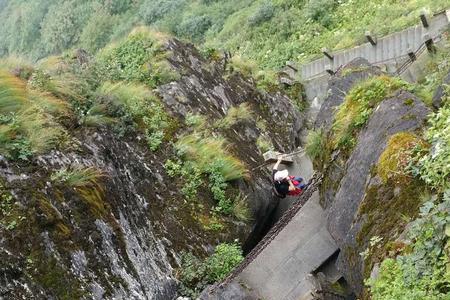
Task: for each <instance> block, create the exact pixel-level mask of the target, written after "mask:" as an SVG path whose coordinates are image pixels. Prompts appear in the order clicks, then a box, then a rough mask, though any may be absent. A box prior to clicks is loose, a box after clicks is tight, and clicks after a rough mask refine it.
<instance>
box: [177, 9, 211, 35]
mask: <svg viewBox="0 0 450 300" xmlns="http://www.w3.org/2000/svg"><path fill="white" fill-rule="evenodd" d="M211 25H212V21H211V19H210V18H209V17H208V16H206V15H204V16H195V15H194V16H189V17H186V18H185V19H184V20H183V21H182V22H181V23H180V24H179V25H178V26H177V28H176V33H177V34H178V35H180V36H183V37H187V38H190V39H192V40H194V41H199V40H201V38H202V37H203V34H204V33H205V32H206V31H207V30H208V29H209V27H211Z"/></svg>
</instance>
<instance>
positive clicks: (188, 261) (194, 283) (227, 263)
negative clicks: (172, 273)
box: [178, 243, 244, 298]
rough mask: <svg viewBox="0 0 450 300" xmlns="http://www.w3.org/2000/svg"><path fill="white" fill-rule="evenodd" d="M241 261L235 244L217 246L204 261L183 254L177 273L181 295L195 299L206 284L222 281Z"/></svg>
mask: <svg viewBox="0 0 450 300" xmlns="http://www.w3.org/2000/svg"><path fill="white" fill-rule="evenodd" d="M243 259H244V258H243V256H242V250H241V249H240V247H239V245H237V244H236V243H232V244H227V243H222V244H219V245H217V247H216V249H215V251H214V254H213V255H211V256H209V257H208V258H206V259H205V260H200V259H198V258H197V257H195V256H194V255H193V254H192V253H184V254H183V255H182V257H181V267H180V270H179V273H178V274H179V279H180V281H181V282H182V287H181V293H182V294H183V295H185V296H190V297H192V298H197V297H198V295H199V294H200V292H201V291H202V290H203V289H204V288H205V287H206V286H207V285H208V284H212V283H214V282H216V281H219V280H222V279H224V278H225V277H226V276H227V275H228V274H229V273H230V272H231V271H232V270H233V268H235V267H236V266H237V265H238V264H239V263H240V262H241V261H242V260H243Z"/></svg>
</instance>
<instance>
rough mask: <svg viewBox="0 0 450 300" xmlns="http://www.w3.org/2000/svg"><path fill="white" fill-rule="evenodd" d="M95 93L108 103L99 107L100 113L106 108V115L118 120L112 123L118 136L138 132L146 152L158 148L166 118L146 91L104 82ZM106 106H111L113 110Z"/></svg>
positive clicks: (140, 88) (167, 126) (163, 132)
mask: <svg viewBox="0 0 450 300" xmlns="http://www.w3.org/2000/svg"><path fill="white" fill-rule="evenodd" d="M98 92H99V94H100V95H101V96H104V97H106V99H105V98H103V99H101V100H102V101H103V102H108V103H105V104H103V105H104V106H103V107H102V106H100V107H101V108H102V109H101V110H100V112H101V111H102V110H106V107H109V115H111V116H114V117H118V118H119V120H120V122H118V123H116V124H115V127H116V130H117V131H118V133H119V134H120V135H124V134H125V133H127V132H128V131H131V130H133V129H141V130H142V131H143V132H144V133H145V137H146V140H147V144H148V146H149V148H150V150H152V151H155V150H157V149H158V148H159V146H160V145H161V143H162V142H163V139H164V136H165V135H166V131H167V129H168V128H169V126H170V123H169V117H168V116H167V114H166V112H165V110H164V107H163V105H162V104H161V102H160V101H159V99H158V98H157V97H156V96H154V95H153V93H152V92H151V91H150V90H149V89H148V88H146V87H145V86H144V85H141V84H134V83H124V82H118V83H115V84H113V83H111V82H109V81H107V82H104V83H103V84H102V86H101V87H100V88H99V89H98ZM100 103H101V101H100ZM107 104H112V105H113V107H110V106H109V105H107ZM94 115H95V114H94ZM100 115H101V114H100ZM87 116H90V117H92V115H87ZM128 127H131V128H128Z"/></svg>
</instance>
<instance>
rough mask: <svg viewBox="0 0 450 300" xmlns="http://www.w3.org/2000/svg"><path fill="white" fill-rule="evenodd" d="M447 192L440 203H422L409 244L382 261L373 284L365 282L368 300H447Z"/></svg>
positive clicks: (449, 288)
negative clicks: (368, 287) (394, 255)
mask: <svg viewBox="0 0 450 300" xmlns="http://www.w3.org/2000/svg"><path fill="white" fill-rule="evenodd" d="M449 218H450V191H447V192H446V193H445V194H444V196H443V201H442V203H433V202H432V201H428V202H426V203H425V204H424V205H423V206H422V208H421V209H420V217H419V218H418V219H417V220H415V221H414V222H413V223H412V225H411V226H410V227H409V229H408V236H409V239H410V240H411V241H412V244H411V245H409V246H407V248H406V249H405V250H404V251H403V254H402V255H400V256H398V257H397V258H395V259H392V258H388V259H386V260H384V261H383V263H382V264H381V268H380V273H379V275H378V277H377V278H376V279H375V280H368V281H367V284H368V285H369V286H370V292H371V294H372V299H374V300H391V299H436V300H437V299H448V297H449V296H450V270H449V268H448V265H449V263H450V261H449V252H448V251H449V248H448V247H449V237H450V230H449V225H448V220H449Z"/></svg>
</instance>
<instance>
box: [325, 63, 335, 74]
mask: <svg viewBox="0 0 450 300" xmlns="http://www.w3.org/2000/svg"><path fill="white" fill-rule="evenodd" d="M325 71H326V72H327V73H328V74H330V75H334V74H335V73H336V72H334V71H333V68H332V67H331V65H330V64H327V65H325Z"/></svg>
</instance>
